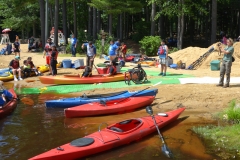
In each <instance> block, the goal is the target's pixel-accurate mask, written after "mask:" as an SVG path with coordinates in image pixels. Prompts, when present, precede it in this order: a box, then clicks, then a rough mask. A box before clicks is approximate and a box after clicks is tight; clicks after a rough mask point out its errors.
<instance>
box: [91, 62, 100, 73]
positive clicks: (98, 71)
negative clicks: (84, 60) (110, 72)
mask: <svg viewBox="0 0 240 160" xmlns="http://www.w3.org/2000/svg"><path fill="white" fill-rule="evenodd" d="M93 65H94V67H95V69H96V70H97V72H98V74H100V73H99V71H98V69H97V67H96V66H95V64H94V63H93Z"/></svg>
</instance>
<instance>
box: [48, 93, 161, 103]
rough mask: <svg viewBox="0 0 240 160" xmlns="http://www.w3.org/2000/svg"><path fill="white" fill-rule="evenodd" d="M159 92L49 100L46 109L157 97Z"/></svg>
mask: <svg viewBox="0 0 240 160" xmlns="http://www.w3.org/2000/svg"><path fill="white" fill-rule="evenodd" d="M137 92H139V93H137ZM157 92H158V89H150V90H144V91H135V92H129V91H122V92H117V93H109V94H102V95H89V96H88V95H83V96H81V97H74V98H64V99H57V100H49V101H46V102H45V104H46V107H52V108H70V107H74V106H78V105H82V104H87V103H92V102H100V101H109V100H117V99H121V98H128V97H131V96H132V97H140V96H156V94H157Z"/></svg>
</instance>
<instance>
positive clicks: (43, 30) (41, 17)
mask: <svg viewBox="0 0 240 160" xmlns="http://www.w3.org/2000/svg"><path fill="white" fill-rule="evenodd" d="M38 1H39V6H40V21H41V40H42V44H43V46H44V45H45V42H46V39H45V25H44V24H45V13H44V12H45V7H44V1H43V0H38Z"/></svg>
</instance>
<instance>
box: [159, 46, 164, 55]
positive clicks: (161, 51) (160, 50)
mask: <svg viewBox="0 0 240 160" xmlns="http://www.w3.org/2000/svg"><path fill="white" fill-rule="evenodd" d="M158 54H159V55H163V54H166V47H165V45H164V46H162V45H161V46H160V47H159V50H158Z"/></svg>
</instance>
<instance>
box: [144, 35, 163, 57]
mask: <svg viewBox="0 0 240 160" xmlns="http://www.w3.org/2000/svg"><path fill="white" fill-rule="evenodd" d="M139 43H140V45H141V49H142V50H144V51H145V54H146V55H147V56H156V53H157V51H158V48H159V46H160V43H161V38H160V36H145V37H144V38H143V39H142V40H141V41H139Z"/></svg>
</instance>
